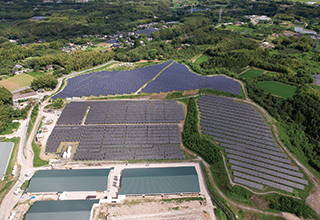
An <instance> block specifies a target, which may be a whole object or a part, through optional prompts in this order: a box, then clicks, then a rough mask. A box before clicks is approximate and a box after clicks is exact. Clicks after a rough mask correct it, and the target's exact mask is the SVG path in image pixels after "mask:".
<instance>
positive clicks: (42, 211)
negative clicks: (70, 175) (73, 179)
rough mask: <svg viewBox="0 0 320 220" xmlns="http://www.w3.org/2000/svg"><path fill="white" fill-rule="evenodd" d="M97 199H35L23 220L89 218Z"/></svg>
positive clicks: (85, 219)
mask: <svg viewBox="0 0 320 220" xmlns="http://www.w3.org/2000/svg"><path fill="white" fill-rule="evenodd" d="M98 203H99V200H65V201H37V202H35V203H34V204H33V206H32V207H31V208H30V209H29V211H28V212H27V214H26V218H25V220H43V219H45V220H56V219H60V220H71V219H77V220H89V219H91V218H92V215H93V208H94V204H97V205H98Z"/></svg>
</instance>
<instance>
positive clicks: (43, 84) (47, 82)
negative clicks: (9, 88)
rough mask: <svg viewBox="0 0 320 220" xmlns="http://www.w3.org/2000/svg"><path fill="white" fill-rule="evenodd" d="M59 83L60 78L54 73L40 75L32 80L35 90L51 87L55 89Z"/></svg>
mask: <svg viewBox="0 0 320 220" xmlns="http://www.w3.org/2000/svg"><path fill="white" fill-rule="evenodd" d="M57 84H58V80H57V79H56V78H55V77H54V76H52V75H49V76H48V75H45V76H40V77H38V78H36V79H34V80H33V81H32V82H31V86H32V88H33V89H34V90H38V89H45V88H50V89H54V88H55V87H56V85H57Z"/></svg>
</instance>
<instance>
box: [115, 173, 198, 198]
mask: <svg viewBox="0 0 320 220" xmlns="http://www.w3.org/2000/svg"><path fill="white" fill-rule="evenodd" d="M121 182H122V184H121V190H120V192H119V195H126V196H130V195H140V196H141V195H142V196H143V195H161V194H180V193H199V192H200V186H199V180H198V174H197V171H196V169H195V167H165V168H137V169H124V170H123V173H122V175H121Z"/></svg>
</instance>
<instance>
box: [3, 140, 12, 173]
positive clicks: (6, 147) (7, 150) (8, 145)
mask: <svg viewBox="0 0 320 220" xmlns="http://www.w3.org/2000/svg"><path fill="white" fill-rule="evenodd" d="M13 146H14V143H13V142H0V179H1V178H2V177H3V176H4V174H5V172H6V170H7V167H8V164H9V161H10V155H11V152H12V149H13Z"/></svg>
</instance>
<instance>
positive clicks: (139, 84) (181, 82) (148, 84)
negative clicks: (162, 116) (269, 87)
mask: <svg viewBox="0 0 320 220" xmlns="http://www.w3.org/2000/svg"><path fill="white" fill-rule="evenodd" d="M159 73H160V74H159ZM158 74H159V75H158ZM157 75H158V76H157ZM156 76H157V77H156ZM155 77H156V78H155ZM154 78H155V79H154ZM153 79H154V80H153ZM202 88H209V89H214V90H219V91H223V92H229V93H234V94H238V95H240V94H241V89H240V84H239V82H238V81H236V80H234V79H232V78H228V77H226V76H222V75H218V76H201V75H197V74H194V73H192V72H191V71H190V70H189V69H188V68H187V67H186V66H185V65H183V64H179V63H176V62H173V61H167V62H164V63H161V64H157V65H153V66H147V67H143V68H139V69H133V70H127V71H100V72H92V73H87V74H83V75H79V76H75V77H73V78H70V79H69V80H68V85H67V86H66V87H65V88H64V89H63V90H62V91H60V92H59V93H57V94H56V95H54V96H53V97H52V98H53V99H57V98H63V99H64V98H67V97H83V96H107V95H116V94H132V93H138V92H139V91H140V90H141V89H142V91H141V92H144V93H160V92H169V91H175V90H177V91H185V90H192V89H202Z"/></svg>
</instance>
